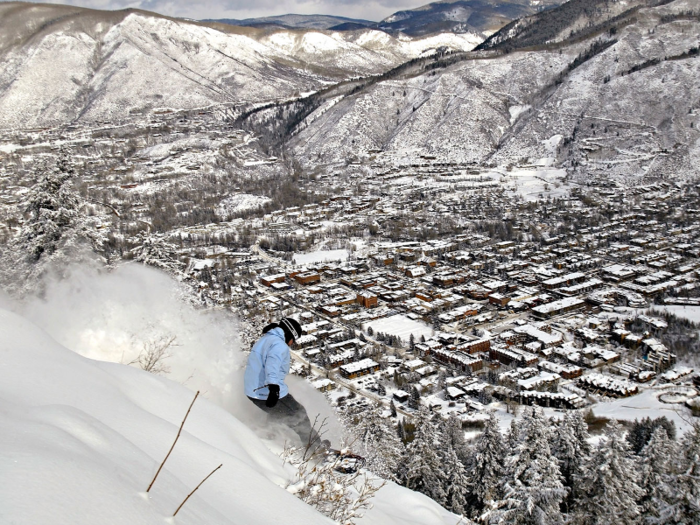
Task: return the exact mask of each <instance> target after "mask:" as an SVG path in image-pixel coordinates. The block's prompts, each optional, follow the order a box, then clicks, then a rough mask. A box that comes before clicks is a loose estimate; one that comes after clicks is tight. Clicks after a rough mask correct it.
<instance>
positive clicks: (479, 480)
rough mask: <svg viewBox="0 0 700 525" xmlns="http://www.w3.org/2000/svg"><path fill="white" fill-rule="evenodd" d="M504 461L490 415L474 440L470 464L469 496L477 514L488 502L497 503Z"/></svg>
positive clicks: (501, 443)
mask: <svg viewBox="0 0 700 525" xmlns="http://www.w3.org/2000/svg"><path fill="white" fill-rule="evenodd" d="M505 458H506V446H505V443H504V441H503V436H502V435H501V430H500V428H499V427H498V419H497V418H496V415H495V414H494V413H493V412H491V414H490V415H489V419H488V421H487V422H486V426H485V427H484V431H483V432H482V433H481V435H480V436H479V438H478V439H477V442H476V445H475V446H474V449H473V455H472V458H471V461H470V467H471V469H470V471H469V480H468V481H469V493H470V500H471V504H472V506H473V507H474V508H475V510H476V513H477V514H480V513H481V511H482V510H483V509H484V508H485V507H486V506H487V505H488V504H489V502H491V501H495V500H498V499H500V497H501V483H502V481H503V475H504V474H505Z"/></svg>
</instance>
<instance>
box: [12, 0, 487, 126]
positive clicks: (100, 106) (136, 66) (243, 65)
mask: <svg viewBox="0 0 700 525" xmlns="http://www.w3.org/2000/svg"><path fill="white" fill-rule="evenodd" d="M481 40H482V39H481V38H480V37H477V36H475V35H471V34H465V35H444V36H443V35H440V36H437V37H432V38H429V39H422V40H421V39H418V40H411V39H396V38H393V37H390V36H388V35H386V34H385V33H382V32H380V31H359V32H347V33H339V32H327V31H316V30H309V31H299V30H283V31H278V32H274V33H272V34H269V33H267V32H265V31H261V30H256V29H250V28H234V27H231V26H225V25H223V24H213V25H212V26H211V27H209V26H207V25H206V24H200V23H193V22H188V21H183V20H174V19H169V18H165V17H161V16H158V15H155V14H151V13H146V12H141V11H119V12H102V11H92V10H86V9H80V8H73V7H66V6H37V5H34V4H22V3H15V2H10V3H3V4H0V64H2V67H0V127H39V126H46V125H57V124H65V123H67V122H72V121H75V120H79V121H84V122H85V121H87V122H93V121H115V120H122V119H127V118H130V117H133V116H135V115H139V114H141V113H148V112H149V111H151V110H154V109H161V108H170V109H176V110H178V109H191V108H200V107H206V106H212V105H220V104H226V105H229V106H231V105H240V104H245V103H256V102H261V101H269V100H278V99H285V98H287V97H290V96H293V95H295V94H298V93H299V92H305V91H313V90H316V89H319V88H320V87H323V86H325V85H327V84H328V83H332V82H335V81H338V80H342V79H344V78H347V77H350V76H357V75H367V74H377V73H382V72H384V71H386V70H388V69H391V68H392V67H395V66H396V65H398V64H401V63H403V62H404V61H406V60H409V59H411V58H414V57H417V56H420V55H422V54H424V53H429V52H432V51H434V50H435V48H437V47H439V46H447V47H450V48H452V49H455V50H466V49H472V48H473V47H474V46H476V45H477V44H478V43H480V41H481Z"/></svg>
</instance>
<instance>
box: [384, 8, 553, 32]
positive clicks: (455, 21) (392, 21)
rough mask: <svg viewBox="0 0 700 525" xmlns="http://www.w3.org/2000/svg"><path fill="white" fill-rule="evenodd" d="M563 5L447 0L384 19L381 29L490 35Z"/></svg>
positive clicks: (397, 13)
mask: <svg viewBox="0 0 700 525" xmlns="http://www.w3.org/2000/svg"><path fill="white" fill-rule="evenodd" d="M561 3H562V1H561V0H539V1H538V0H505V1H495V0H446V1H442V2H434V3H431V4H427V5H424V6H421V7H418V8H416V9H410V10H405V11H398V12H396V13H394V14H393V15H391V16H388V17H386V18H385V19H384V20H382V21H381V22H380V23H379V24H378V27H379V28H380V29H383V30H384V31H388V32H399V31H400V32H402V33H405V34H407V35H426V34H434V33H441V32H444V31H452V32H456V33H462V32H467V31H470V32H475V33H478V34H481V33H487V34H490V33H493V32H494V31H497V30H498V29H500V28H501V27H503V26H504V25H506V24H508V23H509V22H510V21H512V20H515V19H518V18H522V17H526V16H528V15H531V14H533V13H536V12H538V11H540V10H542V9H547V8H550V7H554V6H557V5H559V4H561Z"/></svg>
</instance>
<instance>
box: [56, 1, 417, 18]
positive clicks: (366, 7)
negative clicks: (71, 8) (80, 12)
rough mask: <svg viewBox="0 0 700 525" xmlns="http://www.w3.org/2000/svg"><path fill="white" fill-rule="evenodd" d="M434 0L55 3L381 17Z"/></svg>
mask: <svg viewBox="0 0 700 525" xmlns="http://www.w3.org/2000/svg"><path fill="white" fill-rule="evenodd" d="M50 1H51V0H48V2H50ZM44 2H47V0H44ZM430 2H431V0H204V1H202V2H199V1H192V0H58V1H55V2H51V3H58V4H70V5H76V6H80V7H90V8H93V9H110V10H111V9H124V8H127V7H135V8H139V9H145V10H147V11H155V12H156V13H161V14H164V15H169V16H177V17H188V18H195V19H203V18H238V19H242V18H253V17H260V16H272V15H283V14H288V13H295V14H324V15H325V14H327V15H336V16H345V17H348V18H361V19H365V20H374V21H379V20H381V19H383V18H385V17H387V16H389V15H390V14H392V13H394V12H396V11H400V10H402V9H414V8H416V7H420V6H421V5H425V4H428V3H430Z"/></svg>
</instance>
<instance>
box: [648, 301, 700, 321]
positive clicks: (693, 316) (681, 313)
mask: <svg viewBox="0 0 700 525" xmlns="http://www.w3.org/2000/svg"><path fill="white" fill-rule="evenodd" d="M654 310H660V311H662V312H668V313H670V314H674V315H675V316H677V317H682V318H683V319H687V320H688V321H692V322H693V323H700V306H683V305H670V304H669V305H664V306H654Z"/></svg>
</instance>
